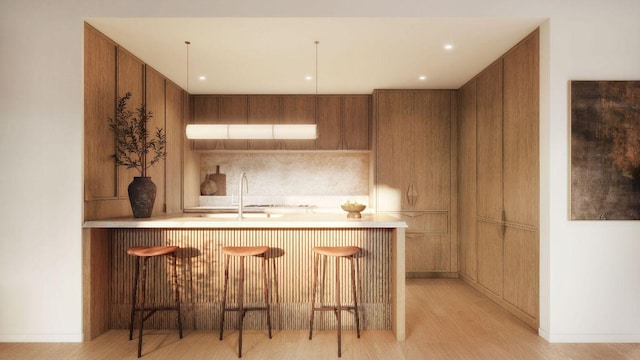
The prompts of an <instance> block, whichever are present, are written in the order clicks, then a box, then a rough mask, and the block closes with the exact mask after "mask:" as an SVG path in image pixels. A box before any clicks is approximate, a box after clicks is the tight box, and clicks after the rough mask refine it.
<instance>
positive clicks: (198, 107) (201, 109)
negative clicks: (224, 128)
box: [192, 95, 223, 150]
mask: <svg viewBox="0 0 640 360" xmlns="http://www.w3.org/2000/svg"><path fill="white" fill-rule="evenodd" d="M193 123H194V124H220V123H221V121H220V97H218V96H215V95H195V96H194V97H193ZM192 141H193V149H194V150H215V149H222V148H223V145H222V143H223V140H219V139H213V140H204V139H198V140H192Z"/></svg>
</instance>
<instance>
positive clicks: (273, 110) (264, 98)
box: [248, 95, 282, 150]
mask: <svg viewBox="0 0 640 360" xmlns="http://www.w3.org/2000/svg"><path fill="white" fill-rule="evenodd" d="M281 116H282V97H281V96H277V95H252V96H249V113H248V122H249V124H278V123H280V119H281ZM275 149H276V142H275V141H273V140H249V150H275Z"/></svg>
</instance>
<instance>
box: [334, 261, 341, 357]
mask: <svg viewBox="0 0 640 360" xmlns="http://www.w3.org/2000/svg"><path fill="white" fill-rule="evenodd" d="M335 293H336V319H337V320H338V357H341V356H342V323H341V320H342V305H341V304H340V259H339V258H336V291H335Z"/></svg>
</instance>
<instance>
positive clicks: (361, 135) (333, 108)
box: [316, 95, 371, 150]
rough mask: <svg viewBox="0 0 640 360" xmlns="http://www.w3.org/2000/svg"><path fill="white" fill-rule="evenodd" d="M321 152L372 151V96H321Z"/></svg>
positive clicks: (317, 143)
mask: <svg viewBox="0 0 640 360" xmlns="http://www.w3.org/2000/svg"><path fill="white" fill-rule="evenodd" d="M316 106H317V117H316V119H317V124H318V139H316V149H318V150H368V149H369V133H370V131H369V128H370V122H371V121H370V118H371V117H370V109H371V96H370V95H319V96H318V97H317V100H316Z"/></svg>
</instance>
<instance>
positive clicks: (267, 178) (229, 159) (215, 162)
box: [200, 152, 370, 206]
mask: <svg viewBox="0 0 640 360" xmlns="http://www.w3.org/2000/svg"><path fill="white" fill-rule="evenodd" d="M369 156H370V155H369V153H368V152H354V153H314V152H300V153H278V152H264V153H263V152H256V153H210V154H203V155H202V158H201V171H200V180H201V182H202V181H204V179H205V177H206V176H207V174H212V173H215V172H216V166H220V173H222V174H225V175H226V180H227V181H226V190H227V194H226V195H227V196H215V195H213V196H200V206H220V205H230V204H232V203H233V202H235V200H236V199H235V198H234V197H237V195H238V183H239V180H240V174H241V173H242V172H245V173H246V174H247V179H248V181H249V191H248V192H246V193H245V204H252V205H254V204H278V205H293V206H297V205H313V206H335V205H337V204H340V203H343V202H345V201H346V200H352V201H353V200H355V201H358V202H361V203H365V204H367V203H368V196H369Z"/></svg>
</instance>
